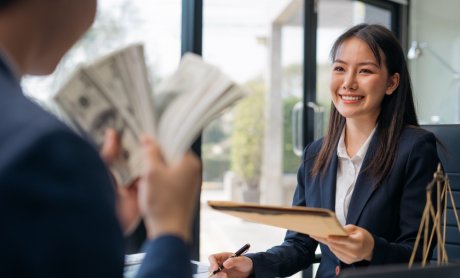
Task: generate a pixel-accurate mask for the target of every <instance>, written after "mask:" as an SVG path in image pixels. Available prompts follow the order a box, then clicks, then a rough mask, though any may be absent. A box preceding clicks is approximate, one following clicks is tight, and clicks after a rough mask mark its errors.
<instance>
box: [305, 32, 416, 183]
mask: <svg viewBox="0 0 460 278" xmlns="http://www.w3.org/2000/svg"><path fill="white" fill-rule="evenodd" d="M350 38H359V39H361V40H362V41H363V42H365V43H366V44H367V45H368V46H369V48H370V49H371V51H372V52H373V53H374V56H375V58H376V60H377V62H378V63H379V65H380V64H381V63H382V62H383V61H382V56H383V57H385V60H384V62H385V65H386V68H387V70H388V76H392V75H394V74H395V73H399V76H400V80H399V86H398V87H397V88H396V90H395V91H394V92H393V94H391V95H385V97H384V98H383V101H382V104H381V111H380V114H379V116H378V118H377V123H376V124H378V125H377V130H376V134H377V135H378V143H377V146H378V148H377V150H376V151H375V153H374V154H373V159H372V161H371V162H370V164H369V165H368V166H366V168H365V169H364V171H369V172H370V173H371V174H372V175H373V176H374V177H376V184H375V185H379V184H380V183H381V182H383V179H384V178H385V176H386V175H387V174H388V172H389V171H390V169H391V167H392V166H393V161H394V158H395V155H396V149H397V147H398V142H399V138H400V136H401V133H402V131H403V129H404V128H405V127H406V126H418V121H417V115H416V113H415V105H414V100H413V96H412V86H411V81H410V76H409V70H408V68H407V63H406V59H405V55H404V51H403V50H402V47H401V44H400V43H399V41H398V39H397V38H396V37H395V35H393V33H392V32H391V31H390V30H388V29H387V28H385V27H383V26H380V25H376V24H370V25H369V24H359V25H356V26H354V27H352V28H350V29H349V30H348V31H346V32H345V33H343V34H342V35H341V36H340V37H339V38H337V40H336V41H335V43H334V45H333V46H332V49H331V55H330V56H331V59H332V61H334V59H335V56H336V54H337V50H338V49H339V47H340V46H341V45H342V44H343V43H344V42H345V41H346V40H348V39H350ZM344 126H345V118H344V117H343V116H342V115H340V113H339V112H338V111H337V109H335V107H334V105H333V104H331V114H330V119H329V127H328V133H327V134H326V136H325V137H324V141H323V145H322V146H321V149H320V151H319V154H318V156H317V157H316V159H315V162H314V164H313V168H312V170H311V173H312V174H313V175H317V174H319V173H320V172H321V173H324V172H323V171H325V170H326V167H325V166H326V165H328V164H329V163H330V161H331V159H332V156H333V152H334V150H335V147H336V146H337V144H338V141H339V139H340V135H341V132H342V130H343V128H344Z"/></svg>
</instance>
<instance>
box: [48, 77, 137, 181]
mask: <svg viewBox="0 0 460 278" xmlns="http://www.w3.org/2000/svg"><path fill="white" fill-rule="evenodd" d="M55 101H56V102H57V103H58V104H59V105H60V107H61V109H62V110H63V111H64V112H65V113H66V114H68V115H71V117H72V119H73V121H74V122H75V123H77V124H78V126H79V128H80V129H81V130H84V131H85V132H86V133H87V134H88V135H89V136H88V137H89V138H92V139H93V141H94V143H95V144H96V146H97V147H98V148H101V147H102V144H103V143H104V136H105V132H106V130H107V128H113V129H115V130H116V131H117V133H118V135H119V138H120V144H121V148H122V149H121V151H120V152H119V156H118V157H117V160H116V161H115V162H114V163H113V165H111V168H112V170H113V174H114V175H115V178H116V179H117V181H118V182H119V183H120V184H122V185H125V184H129V183H131V182H132V181H133V180H134V178H135V177H136V176H137V175H138V174H139V171H140V168H141V157H140V155H141V154H140V151H139V144H138V138H139V134H138V132H137V130H136V127H134V126H132V123H131V122H130V121H128V120H127V119H126V118H125V114H123V113H120V109H119V108H118V107H119V105H120V104H116V103H115V102H114V101H113V99H112V98H111V97H109V96H108V95H106V94H105V93H104V91H103V90H102V89H101V88H100V87H99V86H98V84H96V83H95V82H94V81H93V80H92V79H91V78H90V77H89V76H88V74H87V73H86V72H85V71H84V70H80V71H78V72H77V73H76V74H75V75H74V76H73V78H71V79H70V80H69V82H68V83H67V84H66V85H65V86H64V87H63V88H62V89H61V90H60V92H59V93H58V94H57V95H56V96H55Z"/></svg>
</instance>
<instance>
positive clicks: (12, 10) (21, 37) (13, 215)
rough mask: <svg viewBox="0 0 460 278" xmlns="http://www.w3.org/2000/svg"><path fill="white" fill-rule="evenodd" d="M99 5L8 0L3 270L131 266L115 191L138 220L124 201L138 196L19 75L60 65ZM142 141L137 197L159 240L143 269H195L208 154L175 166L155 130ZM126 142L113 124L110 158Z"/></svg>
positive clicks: (48, 273) (56, 271) (0, 74)
mask: <svg viewBox="0 0 460 278" xmlns="http://www.w3.org/2000/svg"><path fill="white" fill-rule="evenodd" d="M95 11H96V0H9V1H5V0H0V119H1V124H0V225H1V228H0V250H2V252H1V254H0V277H32V276H33V277H122V275H123V258H124V256H123V237H122V228H121V226H120V224H119V218H118V215H117V210H116V201H118V202H119V203H120V204H121V205H118V208H119V209H118V212H119V215H122V216H123V217H122V218H123V221H122V222H123V224H124V225H125V224H126V223H128V224H129V223H130V222H131V221H130V219H126V218H131V219H132V218H136V213H130V212H126V211H125V209H126V208H130V207H131V208H132V207H133V206H125V205H123V204H124V203H125V201H126V200H125V199H130V198H131V200H130V201H131V203H132V202H133V200H132V199H133V196H132V194H131V195H130V194H125V195H123V194H120V195H119V197H118V199H117V200H116V198H115V194H114V186H113V185H112V184H111V179H110V176H109V174H108V171H107V169H106V167H105V165H104V163H103V161H102V160H101V158H100V156H99V154H98V152H97V151H96V150H95V149H94V148H93V146H92V145H90V144H89V143H87V142H85V141H84V140H83V139H81V138H80V137H78V136H77V135H75V134H74V133H73V132H72V131H71V130H70V129H68V128H67V127H66V126H64V125H63V124H62V123H61V122H59V121H58V120H56V119H55V118H54V117H53V116H51V115H49V114H48V113H47V112H45V111H43V110H42V109H41V108H40V107H38V106H37V105H35V104H34V103H32V102H31V101H29V100H28V99H27V98H26V97H24V96H23V93H22V90H21V88H20V85H19V82H20V79H21V76H22V75H24V74H33V75H46V74H50V73H51V72H53V71H54V69H55V67H56V65H57V64H58V62H59V60H60V59H61V58H62V56H63V55H64V54H65V52H66V51H67V50H68V49H69V48H70V47H71V46H72V45H73V44H74V43H75V42H76V41H77V40H78V38H80V36H81V35H82V34H83V33H84V32H85V31H86V30H87V29H88V28H89V27H90V25H91V23H92V22H93V20H94V16H95ZM141 144H142V147H143V149H144V153H145V173H144V175H143V176H142V177H141V178H140V181H139V184H138V186H139V188H138V191H139V195H138V196H139V198H138V199H137V198H136V197H137V196H134V199H135V200H134V203H135V204H137V202H139V208H140V212H141V213H142V215H143V216H144V220H145V223H146V227H147V232H148V237H149V239H151V241H149V242H148V244H147V256H146V259H145V261H144V264H143V265H142V267H141V273H140V275H141V276H144V277H187V276H190V275H191V274H190V268H189V259H188V251H187V246H186V245H187V242H188V241H189V240H190V232H189V230H190V228H189V227H190V223H191V219H192V211H193V205H194V203H195V200H194V198H190V196H196V195H197V191H198V190H199V172H200V163H199V161H198V160H197V159H196V157H194V155H192V154H187V155H186V156H185V157H184V158H183V160H182V161H181V162H180V163H178V164H177V165H174V166H168V165H166V164H165V162H164V160H163V158H162V155H161V150H160V149H159V148H158V146H157V145H156V144H155V142H153V140H152V139H151V138H148V137H145V138H143V140H142V142H141ZM118 147H119V146H117V143H116V135H115V134H114V133H113V132H112V133H110V132H109V134H108V136H107V140H106V144H105V145H104V149H103V151H102V155H103V157H104V158H105V159H106V162H108V163H109V162H110V157H111V154H113V153H114V152H116V149H117V148H118ZM134 192H136V191H134ZM126 196H127V197H128V198H125V197H126ZM128 201H129V200H128ZM125 226H126V225H125ZM171 264H172V265H171Z"/></svg>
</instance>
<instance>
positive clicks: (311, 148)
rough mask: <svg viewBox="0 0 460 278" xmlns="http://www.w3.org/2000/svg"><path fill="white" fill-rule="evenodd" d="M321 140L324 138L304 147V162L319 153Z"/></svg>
mask: <svg viewBox="0 0 460 278" xmlns="http://www.w3.org/2000/svg"><path fill="white" fill-rule="evenodd" d="M323 140H324V138H320V139H318V140H315V141H313V142H311V143H310V144H308V145H307V146H306V147H305V150H304V157H305V160H309V159H312V158H314V157H315V156H316V155H317V154H318V153H319V150H320V149H321V146H322V145H323Z"/></svg>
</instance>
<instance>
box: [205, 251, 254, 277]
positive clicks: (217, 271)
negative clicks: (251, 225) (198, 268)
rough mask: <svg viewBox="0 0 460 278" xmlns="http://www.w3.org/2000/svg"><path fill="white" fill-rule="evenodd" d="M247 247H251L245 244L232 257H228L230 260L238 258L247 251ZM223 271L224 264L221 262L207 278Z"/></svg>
mask: <svg viewBox="0 0 460 278" xmlns="http://www.w3.org/2000/svg"><path fill="white" fill-rule="evenodd" d="M249 247H251V245H250V244H249V243H246V244H245V245H243V247H241V248H240V249H238V251H236V252H235V253H234V254H233V255H231V256H230V258H234V257H238V256H241V255H243V254H244V252H246V251H248V249H249ZM223 269H224V263H223V262H222V263H221V264H220V265H219V268H218V269H216V270H214V271H213V272H212V273H211V274H210V275H209V277H212V276H213V275H215V274H216V273H219V272H220V271H221V270H223Z"/></svg>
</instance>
